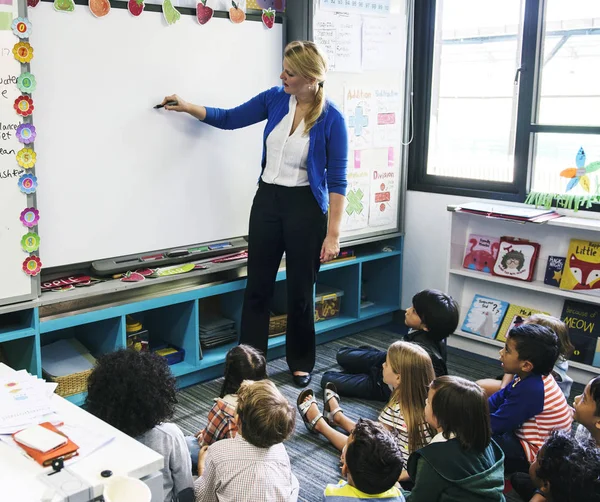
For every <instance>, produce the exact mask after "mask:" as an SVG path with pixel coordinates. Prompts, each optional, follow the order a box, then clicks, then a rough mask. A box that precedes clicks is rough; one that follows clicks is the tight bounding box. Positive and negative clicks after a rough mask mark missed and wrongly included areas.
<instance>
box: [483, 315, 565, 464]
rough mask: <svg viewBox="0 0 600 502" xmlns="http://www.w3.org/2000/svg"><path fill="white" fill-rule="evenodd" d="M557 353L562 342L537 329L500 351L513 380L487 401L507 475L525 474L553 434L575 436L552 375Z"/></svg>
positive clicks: (513, 335) (515, 334)
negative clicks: (571, 434)
mask: <svg viewBox="0 0 600 502" xmlns="http://www.w3.org/2000/svg"><path fill="white" fill-rule="evenodd" d="M559 352H560V347H559V341H558V337H557V336H556V335H555V334H554V332H553V331H552V330H551V329H549V328H546V327H544V326H540V325H537V324H521V325H520V326H517V327H515V328H513V329H512V330H510V332H509V334H508V337H507V339H506V344H505V346H504V348H503V349H502V350H500V362H501V363H502V366H503V368H504V372H505V373H508V374H511V375H514V378H513V380H512V381H511V383H510V384H509V385H507V386H506V387H505V388H504V389H501V390H499V391H498V392H496V393H495V394H494V395H492V396H491V397H490V398H489V406H490V418H491V425H492V434H493V437H494V439H495V440H496V442H497V443H498V445H499V446H500V448H502V450H503V451H504V455H505V461H504V470H505V472H506V474H510V473H513V472H527V471H528V469H529V465H530V464H531V463H532V462H533V461H534V460H535V456H536V454H537V452H538V451H539V449H540V447H541V446H542V444H543V443H544V441H545V440H546V438H547V437H548V436H549V434H550V432H551V431H553V430H564V431H570V430H571V424H572V422H573V413H572V411H571V408H570V407H569V405H568V404H567V401H566V399H565V396H564V395H563V393H562V391H561V390H560V388H559V387H558V384H557V383H556V380H555V379H554V378H553V377H552V375H551V374H550V373H551V371H552V368H553V367H554V363H555V362H556V359H557V358H558V355H559Z"/></svg>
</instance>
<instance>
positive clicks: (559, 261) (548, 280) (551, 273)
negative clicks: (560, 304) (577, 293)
mask: <svg viewBox="0 0 600 502" xmlns="http://www.w3.org/2000/svg"><path fill="white" fill-rule="evenodd" d="M564 265H565V258H564V257H562V256H548V264H547V265H546V274H545V275H544V284H548V285H549V286H556V287H559V286H560V279H561V277H562V273H563V267H564Z"/></svg>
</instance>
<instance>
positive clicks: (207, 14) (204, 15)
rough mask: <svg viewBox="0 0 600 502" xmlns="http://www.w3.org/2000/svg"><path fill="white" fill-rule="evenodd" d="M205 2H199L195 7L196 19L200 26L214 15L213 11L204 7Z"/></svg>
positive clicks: (205, 0) (204, 0) (202, 0)
mask: <svg viewBox="0 0 600 502" xmlns="http://www.w3.org/2000/svg"><path fill="white" fill-rule="evenodd" d="M206 2H207V0H200V2H198V5H197V6H196V17H197V19H198V22H199V23H200V24H206V23H208V22H209V21H210V20H211V19H212V17H213V14H214V11H213V10H212V9H211V8H210V7H208V6H207V5H206Z"/></svg>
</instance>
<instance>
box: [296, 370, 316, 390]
mask: <svg viewBox="0 0 600 502" xmlns="http://www.w3.org/2000/svg"><path fill="white" fill-rule="evenodd" d="M293 377H294V384H295V385H296V387H306V386H307V385H308V384H309V383H310V381H311V379H312V377H311V376H310V373H309V374H308V375H293Z"/></svg>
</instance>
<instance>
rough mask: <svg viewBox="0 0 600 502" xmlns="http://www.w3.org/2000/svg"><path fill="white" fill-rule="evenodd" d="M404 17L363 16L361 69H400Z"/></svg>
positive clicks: (404, 38)
mask: <svg viewBox="0 0 600 502" xmlns="http://www.w3.org/2000/svg"><path fill="white" fill-rule="evenodd" d="M404 22H405V21H404V18H403V17H401V16H390V17H387V18H380V17H365V18H364V19H363V22H362V69H363V70H366V71H368V70H386V71H389V70H401V69H402V68H403V63H404V61H405V59H404V57H398V54H404V53H405V52H406V35H405V30H406V28H405V26H404Z"/></svg>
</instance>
